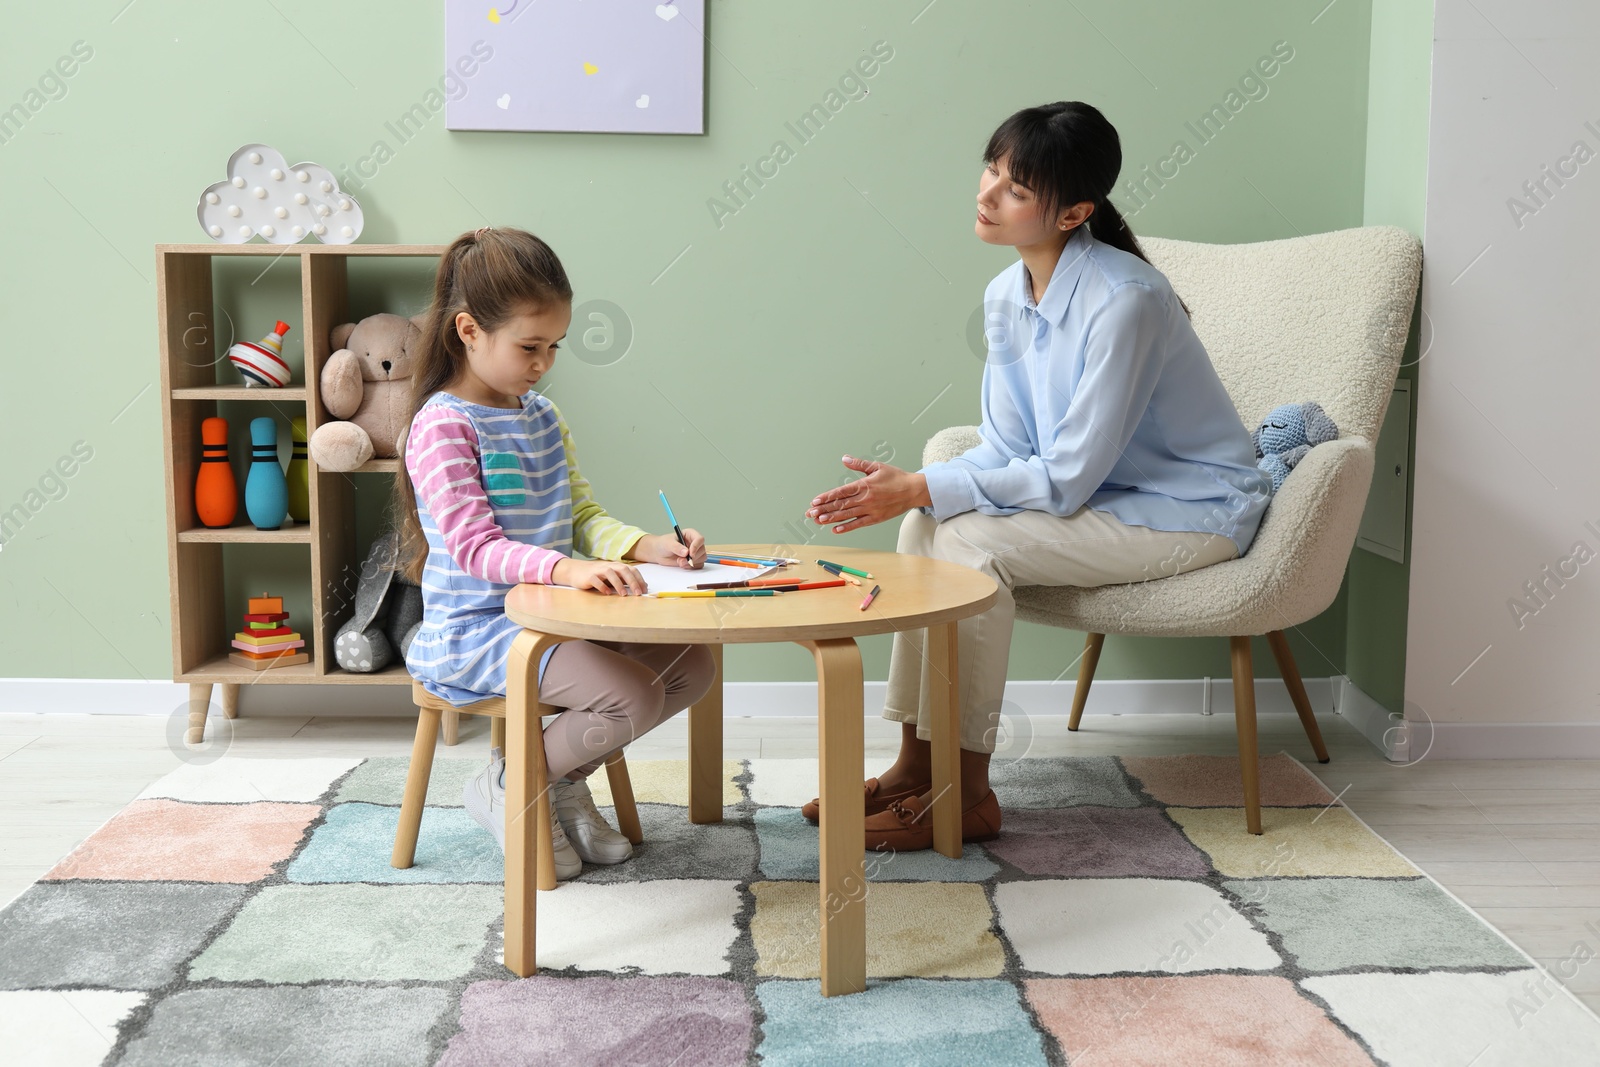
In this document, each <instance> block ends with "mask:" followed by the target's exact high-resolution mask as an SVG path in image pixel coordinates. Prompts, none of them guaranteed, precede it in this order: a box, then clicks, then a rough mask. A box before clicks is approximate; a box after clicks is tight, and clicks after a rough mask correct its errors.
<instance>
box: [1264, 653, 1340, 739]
mask: <svg viewBox="0 0 1600 1067" xmlns="http://www.w3.org/2000/svg"><path fill="white" fill-rule="evenodd" d="M1267 641H1268V643H1270V644H1271V645H1272V655H1273V658H1275V659H1276V660H1277V661H1278V673H1279V674H1281V675H1283V684H1284V685H1285V686H1287V687H1288V688H1289V699H1290V700H1293V701H1294V710H1295V712H1296V713H1297V714H1298V715H1299V716H1300V725H1301V726H1304V727H1305V728H1306V736H1307V737H1309V738H1310V739H1311V751H1313V752H1315V753H1316V754H1317V762H1318V763H1327V762H1328V746H1327V745H1325V744H1323V743H1322V731H1321V730H1320V729H1319V728H1318V727H1317V717H1316V716H1315V715H1313V714H1312V713H1311V698H1310V697H1308V696H1306V687H1305V683H1304V682H1302V681H1301V680H1300V668H1299V667H1298V666H1296V665H1295V662H1294V653H1293V652H1291V651H1289V639H1288V638H1287V637H1285V636H1283V631H1282V630H1270V631H1268V632H1267Z"/></svg>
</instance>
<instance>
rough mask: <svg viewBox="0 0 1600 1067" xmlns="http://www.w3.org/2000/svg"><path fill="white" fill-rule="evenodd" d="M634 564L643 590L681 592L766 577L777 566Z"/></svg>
mask: <svg viewBox="0 0 1600 1067" xmlns="http://www.w3.org/2000/svg"><path fill="white" fill-rule="evenodd" d="M633 566H634V568H635V569H637V570H638V572H639V576H640V577H642V578H643V579H644V581H645V588H646V590H647V591H649V592H651V593H668V592H681V591H683V590H686V589H693V588H694V587H695V586H697V585H704V584H707V583H709V582H747V581H749V580H750V579H752V578H763V577H766V576H767V575H769V574H771V573H772V572H773V571H775V570H777V569H778V567H777V565H776V564H774V565H773V566H771V567H762V568H760V569H759V570H758V569H757V568H755V567H730V566H728V565H727V564H726V563H707V564H706V565H705V566H703V567H701V568H700V569H699V570H689V569H687V568H684V567H668V566H666V565H664V564H661V563H635V564H633Z"/></svg>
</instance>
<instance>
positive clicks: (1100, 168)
mask: <svg viewBox="0 0 1600 1067" xmlns="http://www.w3.org/2000/svg"><path fill="white" fill-rule="evenodd" d="M983 161H984V170H983V173H982V174H981V175H980V176H979V178H978V202H977V219H976V222H975V226H974V230H975V232H976V233H977V235H978V237H979V239H980V240H982V241H984V242H986V243H988V244H995V245H1012V246H1015V247H1016V249H1017V253H1018V255H1019V256H1020V257H1021V258H1020V260H1019V261H1018V262H1016V263H1014V264H1012V265H1011V266H1010V267H1008V268H1007V269H1005V270H1004V271H1002V272H1000V274H999V275H997V276H996V277H995V279H994V280H993V281H992V282H990V283H989V286H988V288H987V289H986V290H985V292H984V311H985V325H986V326H987V327H988V329H987V330H986V336H987V337H988V340H989V358H988V362H987V363H986V364H985V366H984V371H983V385H982V391H981V394H980V398H979V403H980V406H981V410H982V420H983V421H982V426H981V428H980V433H981V436H982V441H981V442H980V443H979V444H978V445H976V446H975V447H973V448H972V449H970V450H968V451H967V452H966V453H964V454H962V455H960V456H957V457H956V458H954V459H952V460H949V461H948V462H944V463H934V464H930V465H928V466H926V467H923V468H922V469H921V470H919V471H917V472H915V473H912V472H908V471H903V470H900V469H898V468H895V467H891V466H889V465H888V464H885V463H877V462H873V461H870V460H860V459H855V458H852V457H850V456H846V457H845V458H844V463H845V465H846V466H847V467H850V468H851V469H852V470H855V471H859V472H860V473H861V474H862V475H864V477H861V478H859V479H857V480H856V481H853V482H850V483H848V484H846V485H842V486H840V487H839V488H837V489H831V490H829V491H827V492H825V493H823V494H821V495H820V496H818V497H817V498H816V499H815V500H813V501H812V506H811V508H810V509H809V510H808V511H807V515H808V516H809V517H810V518H811V519H812V520H813V521H815V522H817V523H818V524H824V525H826V524H832V526H833V532H834V533H847V532H849V531H851V530H855V529H859V528H860V527H862V526H869V525H871V524H873V523H878V522H885V521H887V520H889V519H892V518H894V517H895V516H897V515H900V514H902V513H905V512H909V514H906V517H905V521H904V522H902V523H901V526H900V540H899V551H901V552H906V553H914V554H916V555H922V556H931V557H934V558H937V559H946V560H951V561H953V562H956V563H961V564H965V565H966V566H969V567H973V568H975V569H977V570H981V571H983V572H984V573H986V574H988V575H990V576H991V577H993V578H994V579H995V581H996V583H997V584H998V585H999V597H998V599H997V600H996V602H995V606H994V607H993V608H991V609H989V610H988V611H987V612H985V613H984V614H982V615H979V616H977V617H975V618H970V619H966V620H964V621H962V622H961V623H960V624H959V632H960V637H959V640H960V654H959V662H958V667H957V669H958V681H959V684H960V689H961V709H960V714H961V796H962V801H963V807H964V811H963V813H962V835H963V838H964V839H965V840H967V841H984V840H988V839H990V838H992V837H994V836H995V835H996V834H998V833H999V830H1000V805H999V802H998V801H997V800H996V798H995V795H994V793H993V791H992V790H991V789H990V787H989V756H990V754H991V753H992V752H993V751H994V741H995V734H996V731H997V728H998V724H999V718H1000V705H1001V698H1002V696H1003V694H1004V690H1005V677H1006V660H1007V658H1008V656H1009V653H1010V645H1011V629H1012V619H1013V614H1014V605H1013V601H1012V596H1011V589H1012V587H1013V586H1016V585H1073V586H1099V585H1109V584H1113V583H1118V582H1135V581H1142V580H1145V579H1147V578H1158V577H1165V576H1167V575H1169V574H1173V573H1176V572H1177V571H1179V570H1194V569H1196V568H1198V567H1205V566H1209V565H1210V564H1213V563H1220V562H1222V561H1224V560H1229V559H1235V558H1237V557H1238V556H1240V555H1242V554H1243V553H1244V552H1245V551H1246V550H1247V549H1248V548H1249V547H1250V542H1251V540H1252V539H1253V538H1254V537H1255V532H1256V527H1257V526H1258V525H1260V522H1261V515H1262V513H1263V512H1264V511H1265V510H1266V507H1267V503H1268V501H1269V499H1270V497H1271V492H1272V483H1271V481H1270V479H1268V478H1267V476H1266V475H1265V474H1264V473H1263V472H1262V471H1260V470H1259V469H1258V468H1257V467H1256V466H1255V447H1254V445H1253V444H1252V443H1251V440H1250V435H1249V433H1248V432H1247V431H1246V429H1245V427H1244V423H1243V422H1241V421H1240V419H1239V414H1238V412H1237V411H1235V410H1234V407H1233V402H1232V401H1231V400H1230V399H1229V398H1228V394H1227V391H1226V390H1225V389H1224V388H1223V386H1222V382H1221V380H1220V379H1219V378H1218V377H1217V374H1216V370H1215V369H1214V368H1213V367H1212V365H1211V360H1210V358H1209V357H1208V356H1207V355H1206V351H1205V348H1204V347H1203V346H1202V345H1201V343H1200V339H1199V338H1198V337H1197V336H1196V335H1195V332H1194V329H1193V327H1192V326H1191V325H1190V323H1189V317H1188V309H1187V308H1185V307H1184V306H1183V303H1182V301H1181V300H1179V299H1178V296H1177V294H1175V293H1174V292H1173V290H1172V286H1171V285H1170V284H1169V283H1168V281H1167V279H1166V277H1165V276H1164V275H1162V273H1161V272H1160V271H1158V270H1156V269H1155V267H1153V266H1151V265H1150V262H1149V260H1147V259H1146V258H1145V255H1144V252H1143V251H1142V250H1141V249H1140V248H1139V243H1138V241H1136V240H1135V239H1134V236H1133V234H1132V232H1131V231H1129V229H1128V228H1127V226H1126V225H1124V224H1123V220H1122V217H1121V216H1120V215H1119V214H1118V213H1117V210H1116V208H1115V207H1113V206H1112V205H1111V202H1110V200H1108V199H1107V197H1108V195H1109V194H1110V192H1111V190H1112V188H1113V186H1114V184H1115V182H1116V179H1117V173H1118V171H1120V170H1121V168H1122V148H1121V144H1120V141H1119V139H1118V137H1117V131H1116V129H1115V128H1114V127H1113V126H1112V125H1111V123H1110V122H1108V121H1107V120H1106V118H1105V116H1104V115H1102V114H1101V113H1100V112H1099V111H1098V110H1096V109H1095V108H1093V107H1091V106H1089V105H1088V104H1084V103H1079V102H1076V101H1070V102H1058V103H1054V104H1047V105H1044V106H1042V107H1032V108H1025V109H1024V110H1022V111H1019V112H1017V113H1016V114H1015V115H1012V116H1011V117H1010V118H1009V119H1007V120H1006V121H1005V122H1004V123H1002V124H1001V126H1000V128H999V129H997V130H996V131H995V132H994V135H993V136H992V137H990V139H989V144H988V147H987V148H986V149H985V150H984V154H983ZM922 638H923V632H922V631H921V630H915V631H909V632H906V633H899V634H896V635H895V638H894V649H893V653H892V656H891V659H890V665H889V686H888V696H887V699H886V702H885V707H884V712H883V714H884V717H885V718H887V719H892V720H895V721H898V722H899V723H900V724H901V735H900V755H899V757H898V758H897V759H896V760H895V762H894V765H893V766H891V767H890V768H889V769H888V770H887V771H885V772H884V773H883V774H882V775H880V776H879V777H877V778H872V779H868V780H867V783H866V795H867V796H866V799H867V842H866V844H867V848H869V849H876V848H885V849H887V848H893V849H895V850H896V851H908V850H915V849H922V848H928V847H930V846H931V845H932V842H933V825H932V819H931V817H927V815H926V813H927V810H928V804H929V799H930V792H931V782H932V770H931V761H930V751H929V745H928V727H927V723H926V722H925V721H924V719H923V711H922V709H923V708H924V707H925V706H926V703H925V700H924V694H923V693H922V669H923V665H924V656H923V653H922ZM803 810H804V812H805V814H806V817H807V818H810V819H812V820H813V821H814V820H815V819H816V818H817V802H816V801H812V803H811V804H808V805H807V806H806V807H805V809H803Z"/></svg>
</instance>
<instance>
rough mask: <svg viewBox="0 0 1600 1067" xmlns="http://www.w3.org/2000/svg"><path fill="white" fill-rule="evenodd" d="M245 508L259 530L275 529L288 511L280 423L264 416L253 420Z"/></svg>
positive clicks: (280, 524)
mask: <svg viewBox="0 0 1600 1067" xmlns="http://www.w3.org/2000/svg"><path fill="white" fill-rule="evenodd" d="M244 510H245V512H246V514H248V515H249V516H250V521H251V522H253V523H255V525H256V529H258V530H276V529H278V528H279V527H281V526H282V525H283V520H284V517H285V516H286V515H288V514H289V489H288V484H287V482H286V481H285V480H284V477H283V467H281V466H280V465H279V464H278V424H277V422H276V421H275V420H273V419H271V418H268V417H266V416H263V417H261V418H259V419H251V420H250V476H249V477H248V478H246V479H245V483H244Z"/></svg>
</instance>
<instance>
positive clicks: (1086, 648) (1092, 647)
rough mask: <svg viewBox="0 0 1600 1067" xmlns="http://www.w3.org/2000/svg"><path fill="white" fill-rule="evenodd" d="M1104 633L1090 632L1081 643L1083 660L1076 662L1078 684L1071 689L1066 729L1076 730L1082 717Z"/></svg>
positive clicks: (1103, 640) (1098, 660)
mask: <svg viewBox="0 0 1600 1067" xmlns="http://www.w3.org/2000/svg"><path fill="white" fill-rule="evenodd" d="M1105 640H1106V635H1105V634H1090V635H1089V637H1088V640H1086V641H1084V643H1083V660H1082V661H1081V662H1080V663H1079V664H1078V684H1077V685H1076V686H1075V687H1074V688H1073V690H1072V717H1071V718H1070V719H1068V720H1067V729H1069V730H1076V729H1077V728H1078V722H1079V720H1081V719H1082V718H1083V706H1084V705H1085V704H1087V703H1088V702H1089V683H1090V682H1093V681H1094V668H1095V664H1097V663H1099V662H1100V646H1101V645H1103V644H1105Z"/></svg>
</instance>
